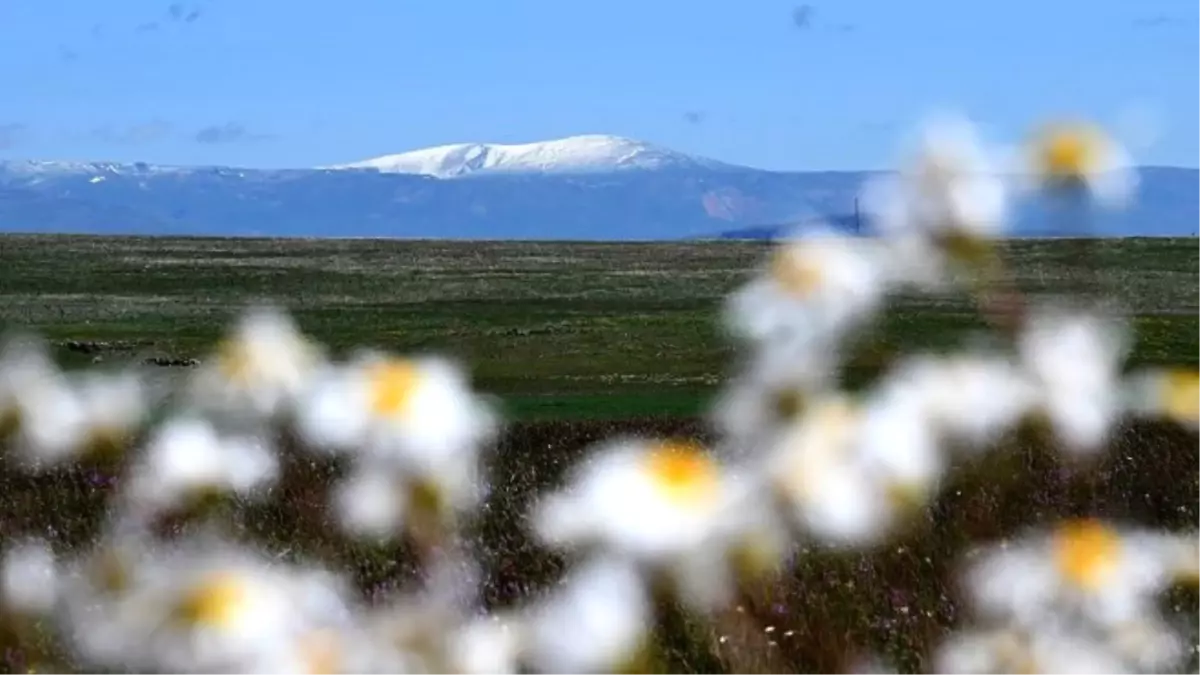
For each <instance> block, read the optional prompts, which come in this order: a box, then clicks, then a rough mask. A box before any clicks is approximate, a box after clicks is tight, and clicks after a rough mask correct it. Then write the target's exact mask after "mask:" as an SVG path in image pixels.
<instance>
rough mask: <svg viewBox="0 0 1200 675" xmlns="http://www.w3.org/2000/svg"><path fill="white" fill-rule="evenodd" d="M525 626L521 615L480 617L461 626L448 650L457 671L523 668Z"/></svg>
mask: <svg viewBox="0 0 1200 675" xmlns="http://www.w3.org/2000/svg"><path fill="white" fill-rule="evenodd" d="M524 629H525V626H524V625H523V624H522V623H521V621H519V620H517V619H508V618H506V617H500V616H491V617H478V618H475V619H472V620H470V621H468V622H467V623H466V624H465V625H463V626H461V627H459V628H458V630H456V631H455V633H454V635H453V636H452V637H451V639H450V644H449V646H448V649H447V651H448V653H449V655H450V660H451V665H453V666H454V670H453V672H456V673H464V674H465V675H471V674H474V673H479V674H480V675H482V674H483V673H517V672H520V669H519V666H520V658H521V652H522V649H523V646H524V643H525V633H524Z"/></svg>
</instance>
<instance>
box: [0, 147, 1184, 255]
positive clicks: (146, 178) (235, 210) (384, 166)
mask: <svg viewBox="0 0 1200 675" xmlns="http://www.w3.org/2000/svg"><path fill="white" fill-rule="evenodd" d="M868 176H869V174H868V172H861V171H842V172H829V171H826V172H776V171H763V170H759V169H752V168H748V167H740V166H734V165H730V164H724V163H721V162H717V161H714V160H710V159H705V158H701V157H695V156H691V155H687V154H684V153H680V152H676V151H674V150H670V149H667V148H661V147H658V146H655V145H652V144H649V143H643V142H640V141H636V140H632V139H627V138H621V137H617V136H575V137H571V138H565V139H559V140H553V141H545V142H540V143H528V144H523V145H495V144H493V145H484V144H462V145H451V146H441V147H437V148H429V149H426V150H417V151H413V152H407V153H402V154H400V155H389V156H386V157H380V158H377V159H373V160H367V161H365V162H355V163H353V164H347V165H341V166H339V167H328V168H320V169H286V170H261V169H245V168H236V167H222V166H206V167H205V166H194V167H178V166H175V167H172V166H158V165H153V164H146V163H142V162H134V163H129V164H121V163H113V162H41V161H10V162H0V232H5V231H8V232H13V231H21V232H77V233H109V234H119V233H125V234H189V235H251V234H254V235H265V236H312V237H329V236H336V237H372V236H373V237H423V238H482V239H595V240H653V239H681V238H686V237H696V236H719V235H721V234H722V233H726V232H733V231H740V232H742V233H746V232H770V231H773V230H775V229H778V228H779V227H780V226H786V225H788V224H794V223H800V222H805V221H811V220H813V219H815V218H822V219H826V220H828V221H829V222H831V223H833V224H834V225H835V226H838V227H844V228H850V227H855V226H856V224H857V221H856V219H855V218H854V211H855V199H856V197H857V196H858V193H859V190H860V188H861V186H862V184H863V182H864V181H865V180H866V178H868ZM1198 176H1200V172H1197V170H1195V169H1178V168H1171V167H1142V168H1141V170H1140V183H1141V187H1140V190H1139V192H1140V199H1139V200H1138V202H1137V203H1136V204H1135V205H1134V206H1133V207H1132V208H1130V209H1128V210H1126V211H1123V212H1115V213H1105V214H1102V215H1101V216H1100V217H1098V218H1097V219H1096V220H1095V221H1094V222H1092V223H1091V227H1092V229H1091V230H1090V232H1091V233H1093V234H1103V235H1120V236H1127V235H1192V234H1193V233H1194V232H1195V228H1196V223H1197V222H1198V221H1200V197H1198V194H1197V184H1198V182H1200V181H1198V180H1197V179H1198ZM466 178H470V179H469V180H466ZM1054 222H1055V221H1051V220H1049V219H1047V218H1046V214H1045V213H1044V212H1039V211H1038V210H1036V209H1028V208H1024V207H1022V208H1020V209H1017V216H1016V219H1015V223H1014V226H1013V230H1014V233H1015V234H1018V235H1023V236H1036V235H1039V234H1059V235H1061V234H1072V232H1062V231H1054V230H1053V229H1050V225H1052V224H1053V223H1054ZM1075 234H1078V233H1077V232H1076V233H1075Z"/></svg>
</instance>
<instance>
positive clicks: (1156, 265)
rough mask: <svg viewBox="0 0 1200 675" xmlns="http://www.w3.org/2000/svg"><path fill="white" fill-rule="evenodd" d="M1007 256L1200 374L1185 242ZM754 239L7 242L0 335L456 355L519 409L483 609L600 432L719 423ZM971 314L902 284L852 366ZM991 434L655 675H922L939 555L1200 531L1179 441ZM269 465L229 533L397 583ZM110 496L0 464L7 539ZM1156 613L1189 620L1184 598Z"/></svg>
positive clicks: (1051, 246)
mask: <svg viewBox="0 0 1200 675" xmlns="http://www.w3.org/2000/svg"><path fill="white" fill-rule="evenodd" d="M1085 247H1086V248H1087V249H1088V250H1087V251H1081V248H1085ZM1005 248H1006V249H1007V250H1006V255H1007V258H1008V260H1009V261H1010V263H1011V266H1012V270H1013V272H1014V274H1015V275H1016V277H1017V281H1018V282H1019V284H1020V286H1021V287H1022V288H1023V289H1024V290H1026V291H1028V292H1030V293H1034V294H1039V295H1040V294H1064V295H1070V294H1074V293H1077V292H1087V293H1091V294H1094V293H1097V292H1102V293H1106V294H1109V293H1111V294H1113V295H1115V296H1116V297H1117V298H1118V299H1119V300H1120V301H1121V303H1122V304H1123V305H1124V307H1125V309H1126V310H1127V311H1128V312H1129V313H1131V315H1132V316H1133V323H1134V328H1135V335H1136V341H1135V344H1134V353H1133V358H1132V360H1133V362H1135V363H1143V364H1148V363H1171V364H1181V365H1192V366H1195V365H1196V363H1197V351H1198V347H1197V333H1198V332H1200V330H1198V329H1200V325H1198V324H1200V322H1198V319H1197V295H1198V291H1197V258H1198V255H1197V253H1198V252H1197V242H1196V240H1195V239H1186V240H1170V239H1140V240H1139V239H1131V240H1113V241H1103V242H1092V243H1090V244H1082V243H1081V242H1071V241H1014V242H1010V243H1008V244H1006V245H1005ZM765 250H766V249H765V246H764V245H763V244H754V243H724V242H723V243H680V244H636V245H634V244H628V245H626V244H582V243H580V244H575V243H482V242H472V243H449V242H411V241H365V240H359V241H354V240H343V241H286V240H256V239H237V240H231V239H226V240H215V239H214V240H205V239H150V238H100V237H49V236H2V237H0V329H13V328H33V329H36V330H38V331H39V332H41V333H42V334H43V335H45V336H47V337H48V338H50V339H51V340H53V341H54V343H55V344H56V348H57V350H58V355H59V356H60V357H61V359H62V360H63V361H64V362H65V363H69V364H70V363H73V364H78V365H82V364H86V363H88V362H90V361H91V360H92V359H95V358H96V357H100V358H102V359H103V360H104V361H105V362H106V363H112V362H119V361H121V360H124V359H144V358H153V357H173V358H178V359H183V358H203V357H204V353H205V349H206V348H207V347H208V346H209V345H210V344H211V342H212V341H213V340H214V339H215V338H216V337H217V336H218V334H219V333H220V332H221V331H222V330H223V329H224V328H225V326H226V325H227V322H228V321H229V320H230V319H231V318H232V317H233V316H234V315H235V313H236V312H237V310H239V309H240V308H241V307H243V306H244V305H245V304H246V303H248V302H253V301H268V300H270V301H276V302H279V303H281V304H283V305H285V306H286V307H287V308H288V309H289V310H291V311H292V313H293V314H294V315H295V316H296V317H297V319H298V320H299V322H300V324H301V326H302V327H303V328H304V329H305V330H307V331H309V332H310V333H312V334H314V335H315V336H316V337H317V338H319V339H320V340H322V341H323V342H325V343H326V344H328V345H330V346H331V347H333V348H334V349H335V350H344V349H346V348H350V347H355V346H361V345H371V346H377V347H384V348H388V349H394V350H397V351H401V352H409V351H413V350H434V349H436V350H439V351H444V352H449V353H452V354H455V355H457V356H460V357H461V358H463V359H465V361H466V362H467V364H468V365H469V366H470V368H471V370H472V372H473V374H474V376H475V379H476V385H477V386H478V387H479V388H481V389H483V390H486V391H490V392H494V393H497V394H500V395H502V396H503V397H504V399H505V400H506V402H507V403H508V404H509V406H510V412H512V413H514V414H515V416H516V417H517V418H518V421H517V422H516V423H514V424H513V425H511V426H510V427H509V428H508V429H507V431H506V433H505V435H504V437H503V439H502V440H501V442H500V444H499V447H498V448H496V451H495V452H494V453H493V454H492V459H491V462H492V465H491V470H490V472H489V473H490V475H491V476H493V491H492V493H491V496H490V497H489V499H488V503H487V505H486V507H485V508H484V509H482V510H481V511H480V514H479V517H478V518H477V519H476V520H475V521H474V522H472V523H470V525H469V527H470V531H471V532H472V533H474V534H475V535H476V536H474V537H473V539H474V540H475V541H476V549H477V551H478V554H479V556H480V559H481V562H482V563H483V565H484V568H485V583H484V588H483V589H482V599H483V601H484V603H485V604H486V605H487V606H489V607H492V608H496V607H503V606H507V605H510V604H512V603H518V602H521V601H523V600H525V599H528V598H529V597H530V596H531V594H533V593H536V592H538V591H539V590H541V589H545V588H548V587H550V586H552V585H553V584H554V582H555V581H556V580H557V579H559V578H560V577H561V575H562V572H563V569H564V563H565V560H564V559H563V557H562V556H560V555H556V554H554V553H552V552H549V551H546V550H544V549H542V548H540V547H539V546H537V545H536V543H535V542H533V541H532V540H531V538H530V537H529V536H528V533H527V532H526V531H525V527H524V523H525V520H524V514H525V513H527V511H528V508H529V507H530V505H531V504H532V499H533V498H534V497H535V495H536V494H539V493H541V492H542V491H544V490H546V489H548V488H550V487H553V486H556V485H560V484H561V483H562V481H563V480H564V475H565V472H566V471H567V469H568V468H569V467H570V466H572V465H574V464H575V463H577V462H579V461H580V460H581V459H582V458H583V456H584V454H585V452H586V448H587V447H588V446H589V445H590V444H591V443H593V442H596V441H599V440H601V439H604V438H608V437H611V436H613V435H616V434H639V435H653V436H668V435H669V436H682V437H690V438H697V439H700V440H705V439H707V438H708V437H709V435H710V432H709V431H708V430H707V429H705V428H704V426H703V425H702V424H701V423H699V421H698V420H697V419H696V415H697V414H698V413H699V412H701V411H702V410H703V407H704V404H705V400H706V397H708V396H710V395H711V394H712V393H713V392H714V391H715V389H716V387H717V386H718V385H719V383H720V381H721V379H722V378H723V377H724V376H725V375H726V374H727V372H728V370H727V369H728V368H729V366H730V357H731V356H732V352H731V351H730V348H729V346H728V344H727V343H726V342H725V340H723V339H722V336H721V334H720V332H719V330H718V325H717V321H716V319H717V312H716V310H717V308H718V307H719V304H720V302H721V301H722V298H723V297H724V295H725V294H726V293H728V292H729V291H730V290H731V289H733V288H734V287H736V285H737V284H738V283H739V282H740V281H741V280H743V279H744V278H746V276H747V275H748V274H749V273H750V272H751V270H752V269H753V267H754V265H755V263H756V262H757V261H758V260H759V258H760V256H762V255H763V254H764V253H765ZM980 327H981V324H980V323H979V319H978V318H977V315H976V313H975V312H974V310H973V306H972V304H971V303H970V302H969V300H968V299H967V298H966V297H960V296H953V297H944V298H897V299H896V301H895V302H894V303H893V305H892V306H891V307H890V308H889V311H888V312H887V313H886V316H885V317H884V318H883V320H882V322H881V324H880V325H879V326H878V330H877V331H875V333H874V335H875V337H874V339H873V340H872V341H870V342H869V343H868V344H867V345H866V346H865V347H864V348H863V349H862V350H860V352H861V353H860V354H859V355H857V356H856V359H857V362H856V363H857V365H856V366H855V367H856V368H857V369H858V370H859V371H860V372H861V373H862V374H863V375H864V376H868V375H869V374H870V372H871V371H872V369H873V368H875V369H877V367H878V365H879V364H880V363H882V362H883V359H885V358H886V357H887V355H888V354H891V353H895V352H896V351H908V350H911V349H917V348H920V349H948V348H953V347H955V346H959V345H965V344H968V343H969V342H970V341H971V340H972V339H973V338H972V331H974V330H975V329H977V328H980ZM651 417H653V419H651ZM547 418H548V419H547ZM564 418H566V419H564ZM579 418H609V419H606V420H597V419H591V420H584V419H579ZM1003 445H1004V446H1006V447H1007V448H1008V450H1009V452H998V453H994V454H993V455H991V456H989V457H988V458H985V459H984V460H983V461H982V462H981V463H980V464H978V465H975V466H969V467H963V468H961V470H957V469H956V470H955V471H954V472H952V474H951V475H950V476H948V478H947V483H946V484H945V485H944V486H943V489H942V490H941V492H940V496H939V498H938V499H937V500H936V502H935V503H934V504H932V505H931V506H930V508H929V510H928V511H927V513H926V516H927V517H926V518H922V519H920V521H919V522H918V523H917V524H916V526H915V531H910V532H906V533H903V534H902V536H900V537H899V538H898V539H896V540H895V541H892V542H888V543H887V544H885V545H883V546H880V547H878V548H876V549H873V550H868V551H862V552H854V553H846V554H837V553H833V552H829V551H822V550H815V549H814V550H808V549H805V552H806V554H805V555H803V556H801V557H799V558H798V560H797V562H796V565H795V567H794V569H792V570H791V571H789V572H788V573H787V574H786V575H785V576H784V577H782V578H780V579H778V580H776V581H775V582H774V583H773V584H772V585H771V586H770V587H769V588H767V589H763V591H762V592H761V593H760V594H757V595H754V596H753V597H748V598H747V599H746V602H745V605H744V610H745V612H746V613H747V614H749V615H751V616H752V619H753V621H755V622H757V623H758V624H759V625H760V626H761V627H762V635H763V636H765V637H764V638H763V639H762V640H759V641H757V642H754V643H740V642H739V641H738V640H728V641H726V640H724V639H722V638H721V637H720V636H719V635H718V634H716V633H715V632H714V631H716V630H717V629H715V628H709V627H706V626H702V625H700V624H698V623H696V622H695V621H693V620H690V619H680V620H679V621H677V622H676V623H674V624H671V625H670V626H669V627H668V628H667V629H665V631H664V633H663V634H662V639H663V644H662V645H661V647H662V653H661V654H660V656H661V659H662V660H661V662H660V666H661V669H662V670H661V672H722V671H724V672H828V671H833V670H837V669H839V668H845V667H847V665H848V664H847V663H846V662H845V661H844V659H845V657H846V656H847V655H848V654H854V653H858V654H871V653H874V654H879V655H880V656H883V657H885V658H886V659H888V660H889V661H891V662H892V663H894V664H895V665H896V666H897V667H899V668H900V669H901V671H902V672H912V671H917V670H920V669H923V668H927V667H928V666H929V662H928V660H927V658H928V654H929V649H930V647H931V646H932V645H934V644H935V643H936V642H937V641H938V640H939V639H940V638H942V637H943V636H944V635H945V634H946V632H947V630H949V629H950V628H951V627H953V626H955V625H957V623H958V621H959V620H960V619H961V618H962V616H963V612H964V608H963V605H962V603H961V599H960V598H961V596H960V595H959V593H958V589H957V587H956V586H955V584H954V572H955V565H956V563H957V562H959V561H960V560H961V559H962V556H963V555H964V554H965V553H966V551H967V550H968V549H969V548H970V547H971V546H972V545H973V544H974V543H977V542H981V541H992V540H995V539H996V538H999V537H1004V536H1008V535H1011V534H1014V533H1016V532H1019V531H1020V530H1021V529H1022V528H1024V527H1027V526H1030V525H1036V524H1044V523H1047V522H1051V521H1053V520H1055V519H1057V518H1061V517H1066V516H1078V515H1096V516H1105V517H1110V518H1115V519H1118V520H1119V521H1122V522H1127V523H1133V524H1140V525H1146V526H1153V527H1161V528H1167V529H1172V530H1181V529H1188V528H1195V527H1196V525H1197V521H1198V518H1200V514H1198V510H1197V509H1198V504H1200V473H1198V472H1197V471H1196V466H1197V461H1198V456H1197V451H1198V445H1197V437H1196V434H1195V433H1194V432H1190V431H1186V430H1182V429H1178V428H1175V427H1172V426H1170V425H1167V424H1163V423H1157V422H1140V423H1136V424H1130V425H1125V426H1123V428H1122V429H1121V430H1120V431H1119V433H1117V434H1116V436H1115V437H1114V439H1113V443H1112V446H1111V448H1110V451H1109V453H1108V454H1107V455H1105V456H1104V457H1103V458H1102V459H1101V460H1100V461H1099V462H1098V463H1096V464H1094V465H1091V466H1084V467H1081V466H1076V465H1073V464H1068V463H1065V462H1064V461H1063V460H1062V459H1061V458H1060V457H1059V456H1057V455H1056V454H1055V453H1053V452H1051V451H1049V449H1048V448H1047V447H1046V444H1045V442H1044V438H1043V437H1041V436H1039V435H1037V434H1036V433H1034V432H1027V431H1021V432H1019V433H1016V434H1014V435H1013V436H1012V437H1011V438H1009V439H1006V440H1005V441H1004V443H1003ZM283 457H284V461H285V464H286V468H285V471H284V475H283V480H282V482H281V484H280V486H279V487H278V488H277V489H276V490H275V491H274V492H273V496H274V498H273V499H272V500H271V502H270V504H269V505H263V506H251V505H246V506H245V507H244V508H242V509H240V510H239V511H238V512H237V513H235V514H234V519H235V526H234V527H233V528H232V531H233V532H234V533H235V534H236V536H238V537H239V538H245V539H248V540H252V541H255V542H257V543H260V544H263V545H265V546H266V547H267V548H268V550H270V551H272V552H274V553H276V554H277V555H279V556H280V557H281V558H287V557H307V556H317V557H320V558H322V559H324V560H327V561H330V562H331V563H333V564H340V565H342V566H343V567H342V569H346V570H348V571H349V573H350V574H352V575H353V578H354V579H355V581H356V582H357V583H358V585H359V586H360V588H361V589H362V590H363V591H364V592H365V593H367V594H369V595H374V594H376V593H379V592H380V591H386V590H388V589H392V588H395V587H396V585H397V584H400V583H402V582H404V581H405V580H407V579H409V578H410V577H411V575H412V573H413V569H412V566H411V565H410V562H411V560H412V558H411V554H410V552H409V551H407V549H405V548H404V547H402V546H400V547H391V548H387V549H384V550H368V549H364V548H363V547H361V546H357V545H354V544H352V543H351V542H348V541H346V540H345V539H344V538H342V537H341V536H339V535H338V533H337V532H336V530H335V528H331V527H329V516H328V512H327V510H326V508H325V503H326V501H325V500H326V499H327V495H328V488H329V485H330V481H331V480H332V479H333V477H334V476H335V474H336V473H337V471H336V467H326V466H319V465H317V464H315V463H313V462H310V461H308V460H307V459H303V458H301V457H298V456H297V455H296V454H295V453H288V452H285V453H283ZM112 489H113V481H112V476H104V475H96V474H95V473H89V472H86V471H82V470H79V471H70V472H66V473H64V474H60V475H54V476H44V477H29V476H24V475H20V474H17V473H15V472H13V471H11V470H9V469H7V468H4V469H0V541H4V540H11V539H12V538H14V537H17V536H20V535H23V534H38V535H40V536H47V537H49V538H50V539H51V540H52V541H54V543H55V544H56V545H57V546H60V547H62V548H64V549H69V548H73V547H75V546H78V545H81V544H84V543H86V542H88V541H91V540H92V538H93V537H94V536H95V534H96V532H97V531H98V528H99V526H100V522H101V518H102V516H103V513H104V503H105V500H106V498H107V497H108V496H109V495H110V494H111V491H112ZM1166 601H1167V602H1168V603H1170V604H1171V605H1173V606H1174V607H1175V609H1177V610H1179V611H1181V613H1182V614H1183V615H1187V613H1188V612H1191V614H1192V615H1193V616H1194V615H1195V608H1196V603H1197V598H1196V594H1195V591H1194V589H1192V590H1191V591H1188V590H1186V589H1184V590H1180V591H1178V592H1175V593H1173V594H1172V595H1171V596H1170V597H1169V598H1167V599H1166ZM563 629H564V630H566V631H569V630H572V627H571V626H564V628H563ZM10 644H13V643H12V642H10V641H9V636H6V635H4V634H3V631H0V647H4V649H3V652H2V655H0V668H2V669H4V670H6V671H9V672H18V671H20V672H23V671H24V670H26V667H27V664H26V663H25V662H24V661H23V659H24V656H23V655H22V654H23V652H22V651H21V650H19V649H12V650H10V649H8V648H7V647H8V645H10ZM1193 644H1195V642H1194V641H1193ZM746 652H749V653H746ZM781 662H782V664H783V666H782V668H783V670H782V671H781V670H779V669H778V668H780V667H781V666H780V665H779V664H780V663H781ZM1195 662H1196V661H1195V657H1194V656H1193V661H1192V664H1193V665H1190V666H1189V667H1190V668H1192V670H1191V671H1190V672H1195V665H1194V664H1195ZM843 672H845V671H843Z"/></svg>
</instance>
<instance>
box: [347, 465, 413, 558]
mask: <svg viewBox="0 0 1200 675" xmlns="http://www.w3.org/2000/svg"><path fill="white" fill-rule="evenodd" d="M408 488H409V486H408V483H407V481H406V480H405V479H404V477H403V476H402V475H397V473H396V472H395V471H394V470H393V469H391V468H389V467H378V466H371V465H369V464H368V465H364V466H360V467H356V468H355V469H353V470H352V473H351V474H350V476H349V477H347V478H346V479H344V480H342V482H340V483H339V484H338V485H337V486H335V487H334V492H333V508H334V512H335V513H336V514H337V517H338V523H339V524H340V525H341V527H342V529H343V530H345V531H346V532H348V533H350V534H352V535H354V536H359V537H364V538H369V539H375V540H379V541H388V540H391V539H392V538H394V537H396V536H397V535H399V534H400V533H401V532H402V525H403V521H404V516H405V513H406V512H407V510H408V508H409V504H408V502H409V493H408Z"/></svg>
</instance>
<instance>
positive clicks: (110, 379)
mask: <svg viewBox="0 0 1200 675" xmlns="http://www.w3.org/2000/svg"><path fill="white" fill-rule="evenodd" d="M75 386H76V391H77V392H78V396H79V400H80V404H81V405H82V406H83V410H84V416H85V421H84V427H85V428H84V430H83V440H82V448H81V451H82V452H84V453H87V454H92V455H100V456H119V455H120V453H122V452H124V450H125V449H126V448H127V446H128V445H129V444H130V443H131V442H133V440H134V439H135V437H136V436H137V434H138V432H139V431H140V429H141V426H142V423H143V422H144V421H145V420H146V418H147V416H148V414H149V392H148V390H147V387H146V386H145V384H144V383H143V382H142V379H141V378H140V377H139V376H138V375H137V374H136V373H131V372H127V373H113V374H107V373H97V372H85V373H82V374H81V375H80V376H79V377H78V379H77V381H76V383H75Z"/></svg>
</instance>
